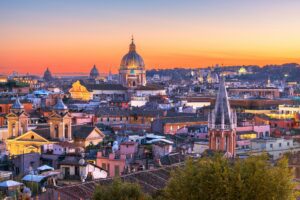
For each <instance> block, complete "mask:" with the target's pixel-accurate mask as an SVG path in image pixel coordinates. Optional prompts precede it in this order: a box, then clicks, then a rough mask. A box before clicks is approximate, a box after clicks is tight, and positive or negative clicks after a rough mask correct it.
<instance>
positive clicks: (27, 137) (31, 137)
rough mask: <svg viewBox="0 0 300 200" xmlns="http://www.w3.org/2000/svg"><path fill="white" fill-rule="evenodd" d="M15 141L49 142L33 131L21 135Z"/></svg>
mask: <svg viewBox="0 0 300 200" xmlns="http://www.w3.org/2000/svg"><path fill="white" fill-rule="evenodd" d="M13 140H15V141H33V142H49V141H48V140H47V139H45V138H44V137H42V136H40V135H39V134H37V133H35V132H34V131H28V132H27V133H24V134H23V135H21V136H19V137H17V138H15V139H13Z"/></svg>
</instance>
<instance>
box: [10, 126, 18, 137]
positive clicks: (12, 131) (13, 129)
mask: <svg viewBox="0 0 300 200" xmlns="http://www.w3.org/2000/svg"><path fill="white" fill-rule="evenodd" d="M11 133H12V134H11V135H12V136H13V137H14V136H17V134H16V124H15V123H13V124H12V125H11Z"/></svg>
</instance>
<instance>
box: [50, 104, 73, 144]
mask: <svg viewBox="0 0 300 200" xmlns="http://www.w3.org/2000/svg"><path fill="white" fill-rule="evenodd" d="M48 122H49V124H50V137H51V139H58V140H60V141H71V140H72V130H71V128H72V127H71V126H72V116H71V114H70V113H69V109H68V107H67V106H66V105H65V104H64V103H63V101H62V99H61V98H58V99H57V103H56V104H55V105H54V107H53V111H52V113H51V115H50V116H49V120H48Z"/></svg>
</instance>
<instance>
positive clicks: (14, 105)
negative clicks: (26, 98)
mask: <svg viewBox="0 0 300 200" xmlns="http://www.w3.org/2000/svg"><path fill="white" fill-rule="evenodd" d="M11 108H12V109H14V110H21V109H24V106H23V105H22V104H21V102H20V100H19V97H17V98H16V101H15V102H14V104H13V105H12V107H11Z"/></svg>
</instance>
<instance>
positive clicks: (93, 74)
mask: <svg viewBox="0 0 300 200" xmlns="http://www.w3.org/2000/svg"><path fill="white" fill-rule="evenodd" d="M98 76H99V71H98V69H97V68H96V65H94V66H93V68H92V69H91V72H90V77H91V78H97V77H98Z"/></svg>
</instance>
